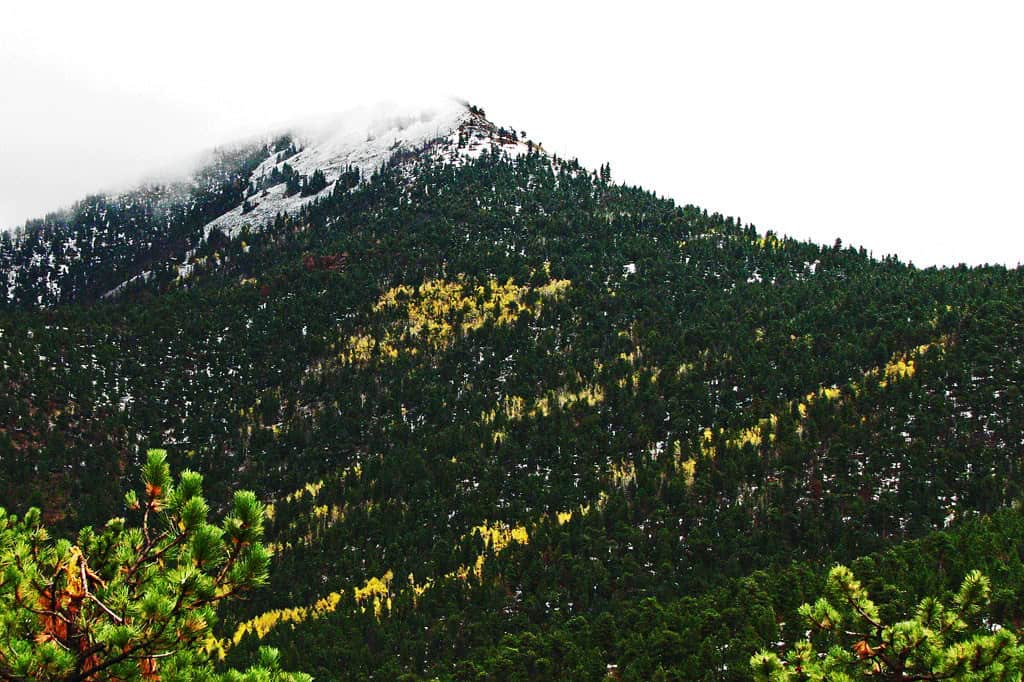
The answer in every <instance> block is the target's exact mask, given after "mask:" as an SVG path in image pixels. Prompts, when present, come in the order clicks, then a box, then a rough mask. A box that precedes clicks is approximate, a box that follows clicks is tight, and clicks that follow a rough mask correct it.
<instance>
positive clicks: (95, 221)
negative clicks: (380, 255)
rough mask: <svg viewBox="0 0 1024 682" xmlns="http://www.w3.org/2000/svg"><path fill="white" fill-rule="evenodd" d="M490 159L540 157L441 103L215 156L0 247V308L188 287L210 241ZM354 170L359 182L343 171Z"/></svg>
mask: <svg viewBox="0 0 1024 682" xmlns="http://www.w3.org/2000/svg"><path fill="white" fill-rule="evenodd" d="M490 150H499V151H501V152H502V153H505V154H507V155H509V156H520V155H522V154H525V153H527V152H529V151H530V150H537V151H543V150H542V149H541V148H540V147H539V146H538V145H535V144H533V143H532V142H527V141H525V140H521V139H520V136H519V134H518V133H517V132H516V131H515V130H513V129H505V128H499V127H497V126H495V125H494V124H492V123H491V122H490V121H488V120H487V118H486V117H485V115H484V112H483V111H482V110H480V109H478V108H476V107H472V106H469V105H468V104H465V103H461V102H457V101H455V100H448V101H446V102H443V103H441V104H436V105H434V106H431V107H420V108H408V107H407V108H400V107H396V106H377V107H365V108H362V109H357V110H354V111H351V112H348V113H345V114H341V115H337V116H332V117H327V118H323V119H321V120H319V121H316V122H313V123H306V124H304V125H298V126H293V127H291V128H290V129H285V130H283V131H280V130H279V131H278V133H277V134H276V135H273V136H271V135H268V136H267V137H266V138H265V139H264V140H263V141H256V140H250V141H249V142H246V143H244V144H241V145H238V146H237V147H228V148H226V150H220V151H218V152H216V153H214V154H213V156H212V157H211V161H209V162H208V163H207V165H205V166H204V167H202V168H200V169H197V170H196V171H195V173H193V175H192V176H191V177H189V178H187V179H184V178H183V179H182V180H180V181H175V182H173V183H169V184H164V185H159V186H156V185H154V186H152V187H150V186H142V187H140V188H139V189H137V190H132V191H130V192H125V193H123V194H118V195H95V196H93V197H89V198H87V199H86V200H84V201H82V202H79V204H76V205H75V206H74V207H73V208H72V209H69V210H65V211H62V212H58V213H55V214H52V215H51V216H47V218H46V219H44V220H39V221H29V223H28V224H26V227H25V228H24V229H22V230H19V231H17V232H16V233H15V234H14V235H12V237H13V238H12V239H8V240H5V241H3V242H0V305H8V306H13V307H30V308H40V307H48V306H52V305H56V304H59V303H69V302H73V301H77V300H90V299H95V298H101V297H102V298H110V297H115V296H118V295H120V294H121V293H123V292H124V291H125V290H127V289H129V288H131V287H133V286H135V285H136V284H141V283H144V282H148V281H152V282H155V283H156V285H157V286H160V285H161V284H160V283H161V282H164V283H167V282H168V277H167V276H168V275H169V279H174V278H179V279H180V278H186V277H188V276H189V275H190V274H191V273H192V271H193V269H194V263H193V256H194V254H195V253H197V251H198V250H199V249H200V248H201V246H202V244H203V242H205V241H206V240H208V238H209V237H210V235H211V233H212V232H214V231H218V232H222V233H224V234H226V235H229V236H234V235H237V234H238V233H239V232H240V231H241V230H242V229H243V228H245V227H248V229H250V230H252V231H259V230H260V229H262V228H263V227H264V226H266V225H267V224H268V223H270V222H272V221H273V220H274V219H275V218H276V216H277V215H278V214H292V213H294V212H296V211H298V210H299V209H300V208H301V207H303V206H304V205H306V204H308V203H310V202H312V201H315V200H316V199H317V198H318V197H320V196H323V195H324V194H326V193H329V192H331V191H333V190H334V189H335V186H336V185H335V183H336V181H338V180H339V179H340V180H342V183H341V187H342V188H343V189H344V188H348V187H351V186H352V184H350V183H355V182H358V181H359V178H362V179H367V178H369V177H371V176H372V175H373V173H374V172H375V171H376V170H377V169H379V168H380V167H381V166H382V165H384V164H385V163H387V162H388V161H389V160H390V159H391V158H392V157H394V156H396V155H397V156H398V158H399V159H400V160H401V163H403V164H407V165H409V166H410V167H412V166H414V165H415V164H416V163H417V161H418V160H425V159H429V160H433V161H437V162H444V163H453V164H461V163H464V162H465V161H467V160H469V159H473V158H477V157H479V156H480V155H481V154H483V153H485V152H487V151H490ZM353 169H355V170H358V174H356V173H351V172H349V171H351V170H353Z"/></svg>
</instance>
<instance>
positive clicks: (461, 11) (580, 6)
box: [0, 1, 1024, 265]
mask: <svg viewBox="0 0 1024 682" xmlns="http://www.w3.org/2000/svg"><path fill="white" fill-rule="evenodd" d="M679 4H680V5H681V6H679V7H667V5H668V3H645V2H633V3H625V4H623V3H616V4H607V5H605V4H601V3H594V2H589V3H558V4H556V3H537V2H525V3H516V4H507V3H506V4H503V5H500V6H497V7H491V6H489V5H486V4H484V3H471V2H442V3H418V4H416V5H413V6H411V7H409V6H407V5H406V3H388V2H377V3H373V4H372V7H371V6H370V5H371V4H370V3H360V5H359V6H357V7H348V6H346V5H345V4H343V3H309V2H292V3H289V4H287V5H283V4H281V3H261V2H245V3H229V2H225V3H209V2H205V3H198V2H191V1H182V2H177V3H173V4H170V5H166V4H160V5H151V4H150V3H128V2H105V3H102V4H99V5H96V4H93V3H88V4H87V3H67V4H60V3H46V4H45V6H42V3H36V4H33V5H31V6H30V5H29V3H19V4H18V5H16V6H12V7H7V8H5V12H4V13H5V16H4V19H3V22H2V23H0V227H5V228H10V227H14V226H16V225H18V224H21V223H22V222H23V221H24V220H26V219H28V218H31V217H37V216H41V215H42V214H44V213H45V212H47V211H49V210H53V209H56V208H58V207H60V206H64V205H67V204H70V203H71V202H73V201H75V200H76V199H79V198H81V197H82V196H84V195H86V194H87V193H89V192H95V191H99V190H108V191H116V190H117V189H118V188H125V187H128V186H131V185H132V184H133V183H136V182H138V181H139V180H141V179H143V178H146V177H153V176H154V175H161V176H166V175H168V174H172V175H173V174H176V173H177V174H180V173H183V172H184V171H185V169H187V168H188V166H189V165H190V163H192V162H193V161H194V159H195V158H197V155H198V154H200V153H201V152H202V151H203V150H206V149H209V148H210V147H212V146H214V145H217V144H224V143H228V142H231V141H233V140H238V139H240V138H244V137H247V136H251V135H254V134H259V133H263V132H267V131H270V130H274V129H280V128H281V127H284V126H289V125H291V124H292V123H293V122H295V121H310V120H319V121H324V120H329V117H331V116H333V115H334V114H336V113H337V112H342V111H348V110H352V109H353V108H355V107H361V106H364V107H365V106H370V105H373V103H375V102H380V101H382V100H389V101H401V102H406V103H417V102H421V101H436V100H437V99H438V98H439V97H442V96H455V97H462V98H465V99H467V100H469V101H471V102H473V103H474V104H477V105H479V106H481V107H483V108H484V109H485V110H486V111H487V113H488V116H489V117H490V118H491V119H492V120H493V121H494V122H495V123H497V124H499V125H509V126H513V127H515V128H517V129H520V130H523V131H525V132H526V133H527V135H528V136H529V137H530V138H532V139H534V140H538V141H540V142H543V143H544V145H545V148H546V149H548V150H549V151H553V152H555V153H558V154H560V155H565V156H575V157H579V158H580V160H581V161H582V162H583V163H585V164H586V165H588V166H591V167H597V166H598V165H599V164H601V163H604V162H610V163H611V166H612V171H613V176H614V177H615V179H616V180H619V181H622V182H627V183H629V184H639V185H643V186H644V187H646V188H648V189H651V190H654V191H656V192H658V193H659V194H661V195H665V196H670V197H672V198H673V199H675V200H676V201H677V202H679V203H695V204H698V205H701V206H703V207H706V208H708V209H709V210H712V211H719V212H722V213H725V214H727V215H733V216H740V217H742V218H743V220H744V221H749V222H753V223H755V224H756V225H757V226H758V228H759V229H761V230H764V229H774V230H776V231H777V232H782V233H786V234H791V235H793V236H797V237H801V238H812V239H814V240H816V241H819V242H824V243H829V244H831V243H832V242H833V241H834V240H835V239H836V238H841V239H842V240H843V241H844V242H845V243H848V244H853V245H863V246H865V247H866V248H868V249H869V250H871V251H872V252H873V253H874V254H875V255H878V256H881V255H884V254H886V253H897V254H898V255H900V256H901V257H902V258H904V259H909V260H913V261H914V262H915V263H917V264H919V265H929V264H954V263H958V262H961V261H965V262H968V263H982V262H999V263H1006V264H1009V265H1015V264H1017V263H1018V262H1019V261H1021V260H1024V229H1022V228H1024V220H1022V218H1021V212H1020V206H1019V204H1020V196H1021V189H1020V188H1021V187H1024V170H1022V164H1021V159H1024V131H1022V126H1021V125H1020V121H1021V120H1024V92H1022V88H1020V86H1019V79H1020V75H1019V65H1020V64H1022V63H1024V41H1020V40H1019V39H1018V36H1017V35H1016V32H1017V30H1018V28H1019V27H1020V26H1021V19H1022V18H1024V10H1021V9H1018V7H1017V6H1016V5H1015V4H1014V3H1003V4H1000V3H984V4H982V5H981V6H980V7H978V6H975V7H971V8H970V9H966V7H967V6H965V5H963V6H962V5H954V4H945V3H934V2H906V3H899V4H898V5H895V4H893V3H882V2H864V3H858V4H856V5H851V6H848V7H847V8H837V7H832V6H828V5H827V4H825V3H811V2H806V3H780V4H777V3H772V4H769V3H754V2H721V3H714V4H710V3H708V4H707V5H706V6H700V7H692V6H689V5H687V4H683V3H679Z"/></svg>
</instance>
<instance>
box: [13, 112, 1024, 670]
mask: <svg viewBox="0 0 1024 682" xmlns="http://www.w3.org/2000/svg"><path fill="white" fill-rule="evenodd" d="M460 117H461V118H460V119H459V121H460V122H459V123H458V127H457V128H456V129H454V130H452V131H450V132H449V133H448V134H447V135H445V136H442V137H440V138H435V139H433V140H430V141H428V142H427V143H426V144H425V145H420V146H419V147H416V146H414V145H412V143H411V142H410V143H409V145H410V146H409V147H408V148H404V147H403V148H401V149H396V152H397V153H395V154H393V155H391V156H389V157H388V158H387V159H386V161H385V162H383V163H382V164H381V166H380V167H379V168H377V169H374V172H372V173H371V174H369V175H368V176H367V175H366V174H365V173H363V172H360V173H359V180H360V181H359V183H358V184H353V185H351V186H348V185H347V184H345V183H342V185H340V186H339V185H338V184H337V182H336V183H335V186H334V188H333V189H331V190H329V191H322V192H317V193H314V194H310V195H309V196H308V197H304V198H303V202H302V204H301V205H298V206H296V207H294V208H293V209H292V213H290V214H288V215H275V216H274V218H273V219H272V220H270V221H269V223H268V224H266V225H264V226H261V227H262V229H250V230H248V231H247V230H245V229H241V228H239V229H238V230H237V231H236V230H235V229H234V228H230V227H225V228H223V229H220V228H218V229H216V230H215V229H212V228H211V229H209V231H208V236H207V238H206V239H205V241H204V240H200V241H198V242H197V243H196V245H195V247H194V248H195V251H194V253H193V254H192V255H191V256H190V263H192V264H193V268H192V271H191V275H190V276H189V277H188V278H181V279H178V280H177V281H176V282H175V280H174V278H173V277H172V278H170V279H168V280H167V281H165V282H164V283H162V284H160V285H159V286H158V284H157V282H158V280H157V279H154V280H152V281H150V282H146V283H141V282H140V283H139V284H138V285H137V289H136V291H134V292H133V293H132V294H131V295H125V296H122V297H120V298H118V299H116V300H102V301H99V302H97V303H96V304H94V305H90V306H88V307H86V306H81V305H64V306H58V307H56V308H54V309H48V310H42V311H12V310H8V311H4V312H0V330H2V332H3V333H2V334H0V359H2V365H0V387H2V389H0V415H4V416H3V421H2V422H0V462H2V463H3V467H2V468H0V500H3V504H4V506H7V507H9V508H12V509H15V510H21V509H23V508H24V507H25V506H26V505H28V504H38V505H41V506H42V507H43V509H44V511H45V513H46V515H47V517H48V519H49V520H50V521H52V522H53V523H55V524H57V525H58V527H60V528H64V529H71V528H75V527H77V526H78V525H79V524H82V523H95V522H101V521H102V520H104V518H105V517H106V516H108V515H111V514H124V513H125V510H124V508H123V505H122V504H121V502H120V499H121V493H122V492H123V490H124V481H123V480H122V477H123V476H124V474H125V472H126V471H132V470H133V469H134V466H133V465H134V464H137V460H138V459H139V457H140V456H141V453H143V452H144V451H145V448H147V447H150V446H158V445H162V446H166V447H167V448H168V449H169V451H170V453H171V457H172V458H173V460H174V464H175V465H176V466H178V467H186V466H187V467H190V468H193V469H195V470H198V471H200V472H202V473H203V475H204V476H205V479H206V480H205V486H204V487H205V489H208V490H209V491H210V497H211V501H212V503H213V504H224V503H225V501H226V500H228V499H229V497H230V494H231V491H233V490H234V489H236V488H237V487H240V486H245V487H251V488H253V489H255V490H257V491H258V494H259V495H260V497H261V499H263V500H264V501H265V502H267V503H268V504H270V505H272V508H271V509H272V511H271V524H270V525H271V527H270V529H269V533H268V540H269V541H270V542H271V543H272V544H273V546H274V548H275V551H276V557H275V559H274V566H273V572H272V581H271V585H270V586H269V587H268V588H267V589H266V590H264V591H262V592H261V593H259V594H257V595H254V596H253V598H252V599H251V600H250V601H249V602H248V603H246V604H244V605H243V606H242V607H240V608H239V609H237V610H235V611H232V612H230V613H225V614H224V616H225V619H226V622H225V627H224V628H223V630H222V631H221V633H220V637H221V642H220V643H219V647H220V649H221V650H223V651H226V652H227V656H228V658H229V660H234V658H235V657H238V658H239V659H241V658H244V657H245V656H246V655H247V654H249V653H251V651H252V650H253V649H254V648H255V647H256V646H258V645H259V644H261V643H271V644H273V645H275V646H279V647H280V648H281V650H282V654H283V657H284V659H285V661H284V662H285V663H286V665H287V667H289V668H301V669H306V670H307V671H309V672H311V673H314V674H315V675H316V676H317V677H318V679H325V680H329V679H403V677H402V676H404V679H409V680H418V679H423V680H427V679H434V678H438V679H444V680H450V679H455V680H478V679H538V680H544V679H579V680H592V679H600V678H601V677H602V676H604V675H605V674H609V673H610V674H612V675H613V676H618V677H620V678H621V679H629V680H647V679H658V678H659V676H660V677H661V678H663V679H708V680H718V679H727V680H731V679H735V680H739V679H746V677H747V671H746V670H745V666H746V661H747V659H748V658H749V656H750V654H751V653H752V652H753V650H754V649H756V648H759V647H763V646H769V647H770V646H775V645H776V642H778V641H779V640H780V639H786V640H787V641H792V638H793V637H794V636H795V635H798V634H799V633H800V626H799V623H798V621H797V620H796V618H795V617H794V610H795V608H796V605H797V604H799V602H800V601H801V600H802V599H805V598H807V597H808V596H810V595H813V594H816V592H817V590H818V588H819V586H820V585H819V582H820V581H819V576H820V573H819V572H820V571H821V570H822V569H823V568H825V567H827V565H828V564H829V563H831V562H833V561H857V562H858V563H857V569H858V575H864V576H865V577H866V578H867V579H869V580H871V581H872V582H874V583H877V584H875V585H873V591H885V592H889V593H893V594H895V596H896V597H898V599H900V600H903V601H905V602H908V603H911V602H912V600H913V598H914V596H915V595H919V594H924V593H933V592H935V591H941V590H944V589H947V586H948V585H955V584H956V583H957V582H958V581H959V579H960V578H961V577H962V573H963V571H965V570H968V569H969V568H974V567H975V566H979V567H983V568H985V569H986V570H988V571H989V572H990V573H992V574H993V578H994V580H995V581H996V587H997V598H996V603H997V607H998V611H997V617H998V618H1000V619H1001V621H1002V622H1013V621H1014V619H1019V618H1021V617H1022V616H1024V613H1022V611H1021V606H1020V605H1021V604H1022V603H1024V600H1022V596H1024V595H1022V594H1021V590H1022V588H1021V585H1024V582H1021V580H1020V579H1019V578H1020V577H1021V576H1022V575H1024V570H1022V569H1021V562H1022V559H1024V557H1022V556H1021V555H1020V552H1019V551H1017V548H1018V547H1019V542H1018V539H1019V538H1021V537H1024V532H1022V530H1021V529H1022V528H1024V524H1022V523H1021V521H1020V513H1019V512H1017V511H1014V510H1013V509H1012V508H1011V507H1012V506H1013V505H1014V503H1015V502H1016V501H1018V500H1019V499H1020V498H1021V495H1022V485H1024V472H1022V470H1021V467H1020V462H1021V456H1022V455H1024V443H1022V441H1021V438H1020V433H1021V429H1022V426H1024V402H1022V401H1021V399H1020V389H1019V386H1020V384H1021V382H1022V381H1024V365H1022V362H1021V360H1020V358H1019V354H1018V349H1019V348H1020V347H1021V345H1022V344H1024V276H1022V272H1021V271H1020V270H1019V269H1017V270H1006V269H1005V268H999V267H988V268H976V269H967V268H958V269H952V270H935V269H929V270H918V269H915V268H912V267H908V266H905V265H903V264H901V263H899V262H898V261H896V260H895V259H886V260H883V261H877V260H873V259H871V258H869V257H868V256H867V254H866V253H865V252H863V251H862V250H856V249H852V248H845V249H844V248H840V247H838V246H836V247H822V246H819V245H815V244H810V243H804V242H797V241H794V240H789V239H780V238H778V237H777V236H775V235H773V234H772V233H763V232H758V231H757V230H756V229H755V228H754V226H751V225H744V224H742V223H741V221H739V220H736V219H733V218H726V217H724V216H721V215H715V214H712V215H709V214H708V213H707V212H705V211H701V210H699V209H697V208H696V207H693V206H685V207H679V206H676V205H675V204H674V203H673V202H672V201H670V200H666V199H661V198H658V197H656V196H655V195H653V194H651V193H649V192H646V191H643V190H641V189H638V188H631V187H628V186H625V185H618V184H615V183H613V182H611V180H610V177H609V176H610V172H609V170H608V169H607V168H604V169H602V170H601V171H600V172H597V173H594V172H591V171H588V170H587V169H584V168H582V167H580V166H579V165H578V164H576V163H574V162H572V161H565V160H555V159H553V158H550V157H548V156H546V155H544V154H542V153H541V152H540V150H538V149H537V148H536V147H535V146H533V145H530V144H528V143H523V142H521V141H518V140H516V136H515V135H514V134H513V133H512V132H511V131H506V132H505V133H502V131H501V129H498V128H494V127H493V126H491V125H490V124H489V123H487V122H486V119H484V118H483V117H482V115H481V114H480V113H479V112H478V111H472V110H469V111H466V112H464V113H463V114H460ZM388 130H392V128H388ZM311 140H312V138H307V142H306V145H307V146H306V147H305V149H307V150H310V151H309V152H308V154H307V156H308V159H309V161H308V164H307V161H302V164H303V165H302V166H301V167H302V168H303V169H305V170H304V171H303V172H304V173H306V172H308V171H309V169H315V170H319V169H320V168H321V166H319V165H318V164H323V163H324V159H325V158H327V157H328V156H331V154H335V153H338V152H330V154H327V153H326V152H325V153H324V154H321V153H320V152H317V153H316V154H314V151H313V150H314V149H327V148H326V147H321V146H319V145H321V144H323V143H314V142H312V141H311ZM417 144H419V143H417ZM291 145H292V140H291V139H288V140H284V141H282V142H281V144H280V145H279V146H278V147H276V149H275V148H274V147H269V148H265V149H267V151H265V152H261V154H262V156H261V157H260V158H261V159H263V160H261V161H260V162H259V163H257V164H255V166H254V168H257V167H260V165H261V164H263V163H264V160H265V159H266V158H268V157H270V156H272V155H273V156H274V161H275V165H274V166H273V167H277V168H283V164H284V162H285V159H283V158H282V159H281V161H277V157H276V155H277V154H281V153H283V152H287V150H288V149H289V148H290V147H291ZM300 146H301V144H299V143H296V149H298V148H299V147H300ZM288 153H291V152H288ZM299 153H301V152H299ZM345 154H349V153H348V152H345ZM298 156H299V154H298V153H296V154H294V155H293V156H292V157H291V158H296V159H297V158H298ZM354 158H355V157H353V156H351V154H349V155H347V156H345V155H343V156H339V157H338V161H337V165H336V166H334V170H332V171H331V173H334V172H341V173H342V175H339V179H340V178H341V177H342V176H343V175H344V171H340V169H342V168H345V169H347V168H349V167H350V164H351V163H354V161H353V159H354ZM314 159H315V160H314ZM289 163H290V162H289ZM298 163H299V161H296V164H298ZM298 167H299V166H298V165H296V168H298ZM263 169H264V170H263V173H264V175H263V176H260V177H264V176H265V174H266V173H267V172H270V173H273V170H272V167H271V166H269V165H266V166H263ZM268 169H269V170H268ZM315 170H314V171H313V172H315ZM247 177H251V176H247ZM308 177H311V175H309V176H308ZM327 177H328V176H327V175H326V173H325V179H327ZM339 187H340V188H339ZM245 191H246V190H245V188H242V189H241V193H242V194H244V193H245ZM269 196H270V194H269V193H268V197H269ZM233 210H234V209H233ZM219 215H220V214H219ZM219 215H218V218H219ZM208 224H209V221H207V222H204V223H202V225H199V226H198V227H197V229H198V230H200V231H202V232H204V233H205V232H206V230H207V225H208ZM178 262H179V263H180V261H178ZM197 313H201V314H197ZM987 515H993V516H992V517H991V520H990V519H989V517H988V516H987ZM914 562H916V563H914ZM908 576H910V577H911V582H910V583H906V582H901V583H898V584H899V585H907V584H909V585H910V586H909V587H907V588H906V590H905V591H904V590H903V589H902V588H898V587H896V586H895V585H896V583H894V584H893V585H889V584H888V581H890V580H893V581H895V580H896V579H897V578H898V579H900V580H907V579H908ZM875 588H877V590H875ZM882 588H885V589H884V590H883V589H882Z"/></svg>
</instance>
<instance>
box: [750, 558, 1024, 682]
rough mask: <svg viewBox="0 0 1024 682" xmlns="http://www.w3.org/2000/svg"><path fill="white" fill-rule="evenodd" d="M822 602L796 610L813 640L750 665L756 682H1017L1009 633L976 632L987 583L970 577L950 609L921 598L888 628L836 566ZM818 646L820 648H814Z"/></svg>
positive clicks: (1023, 654)
mask: <svg viewBox="0 0 1024 682" xmlns="http://www.w3.org/2000/svg"><path fill="white" fill-rule="evenodd" d="M827 591H828V596H827V597H821V598H820V599H818V600H817V601H816V602H814V604H804V605H803V606H801V607H800V615H801V617H802V618H803V619H804V620H805V621H806V622H807V624H808V625H809V627H810V629H811V633H812V638H811V639H807V640H803V641H800V642H797V643H796V645H795V646H794V647H793V649H792V651H790V652H789V653H788V654H787V655H786V656H785V660H784V661H783V660H780V659H779V657H778V656H777V655H775V654H774V653H770V652H764V651H762V652H761V653H758V654H756V655H754V656H753V657H752V658H751V659H750V667H751V668H752V669H753V671H754V678H755V679H756V680H759V681H762V682H789V681H794V682H795V681H797V680H834V681H836V682H844V681H847V680H849V681H851V682H852V681H853V680H892V681H894V682H896V681H903V682H909V681H910V680H1019V679H1020V678H1021V672H1022V670H1024V646H1022V645H1021V644H1020V643H1019V642H1018V640H1017V637H1016V635H1014V634H1013V632H1011V631H1010V630H1009V629H1007V628H1002V627H999V626H995V625H982V619H981V614H982V608H983V606H984V605H985V604H987V603H988V601H989V595H990V593H991V588H990V586H989V580H988V578H986V577H985V576H984V575H982V573H981V572H980V571H972V572H970V573H969V574H968V575H967V577H966V578H964V581H963V583H962V585H961V586H960V590H959V591H958V592H957V594H956V596H955V597H954V598H953V603H952V604H951V605H949V606H946V605H944V604H943V603H942V602H941V601H940V600H939V599H937V598H935V597H926V598H925V599H923V600H921V602H920V604H918V606H917V609H916V610H915V611H914V614H913V615H912V616H911V617H909V618H907V619H906V620H902V621H899V622H897V623H893V624H891V625H887V624H885V623H884V622H883V620H882V618H881V616H880V611H879V608H878V607H877V606H876V605H875V603H874V602H873V601H871V599H870V598H869V597H868V594H867V590H865V589H864V587H862V586H861V584H860V582H859V581H857V580H856V579H855V578H854V576H853V573H852V572H851V571H850V569H848V568H846V567H845V566H836V567H834V568H833V569H832V570H831V571H830V572H829V576H828V584H827ZM816 645H819V646H818V647H817V648H816Z"/></svg>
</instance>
